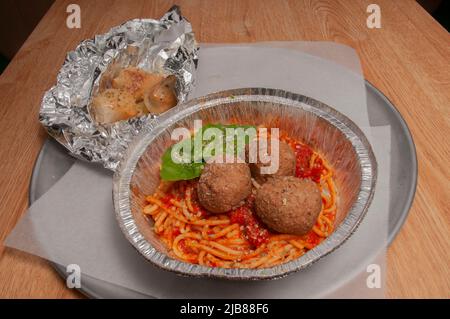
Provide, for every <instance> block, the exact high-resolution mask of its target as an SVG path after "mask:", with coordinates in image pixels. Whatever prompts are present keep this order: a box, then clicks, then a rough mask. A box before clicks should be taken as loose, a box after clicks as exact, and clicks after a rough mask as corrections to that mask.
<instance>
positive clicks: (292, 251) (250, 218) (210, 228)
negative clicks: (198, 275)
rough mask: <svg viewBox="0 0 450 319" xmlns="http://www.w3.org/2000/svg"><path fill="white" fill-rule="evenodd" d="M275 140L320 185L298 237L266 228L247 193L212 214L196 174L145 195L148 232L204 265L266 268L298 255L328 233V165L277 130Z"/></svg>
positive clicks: (300, 172)
mask: <svg viewBox="0 0 450 319" xmlns="http://www.w3.org/2000/svg"><path fill="white" fill-rule="evenodd" d="M280 140H282V141H284V142H286V143H288V144H289V145H290V146H291V147H292V148H293V149H294V150H295V154H296V165H297V166H296V173H295V175H296V176H297V177H299V178H309V179H311V180H312V181H314V182H315V183H317V185H318V186H319V188H320V191H321V196H322V210H321V212H320V214H319V217H318V218H317V221H316V223H315V225H314V226H313V228H312V229H311V231H309V233H307V234H306V235H303V236H297V235H287V234H278V233H273V232H271V231H269V230H268V229H266V227H265V226H264V225H263V224H262V223H261V222H260V221H259V220H258V219H257V218H256V215H255V214H254V212H253V211H254V210H253V201H254V195H253V194H252V195H250V196H249V197H248V198H247V199H246V201H245V204H244V205H243V206H241V207H239V208H237V209H235V210H233V211H231V212H229V213H226V214H219V215H217V214H214V215H213V214H209V213H208V212H207V211H206V210H204V209H203V208H202V207H200V205H199V203H198V200H197V194H196V189H197V187H196V184H197V182H198V179H195V180H189V181H177V182H161V184H160V186H159V188H158V190H157V191H156V192H155V193H154V194H153V195H150V196H147V197H146V200H147V202H148V205H146V206H145V207H144V208H143V213H144V215H145V216H147V217H148V218H151V219H152V220H153V221H154V226H153V227H154V231H155V232H156V234H157V235H158V237H159V238H160V239H161V240H162V241H163V242H164V243H165V245H166V246H167V247H168V249H169V251H170V253H171V254H172V255H173V256H174V257H175V258H177V259H180V260H182V261H185V262H189V263H194V264H200V265H204V266H210V267H222V268H267V267H272V266H275V265H278V264H281V263H285V262H288V261H291V260H294V259H296V258H298V257H300V256H302V255H303V254H305V253H306V252H307V251H308V250H310V249H313V248H314V247H315V246H317V245H318V244H320V243H321V242H322V241H323V240H324V239H325V238H326V237H328V236H329V235H330V234H331V233H332V231H333V229H334V222H335V218H336V188H335V185H334V182H333V170H332V168H331V167H330V166H329V164H328V163H327V162H326V160H325V159H324V158H323V157H322V156H321V155H320V154H319V153H317V152H315V151H314V150H312V149H311V148H310V147H309V146H307V145H305V144H303V143H300V142H298V141H295V140H294V139H292V138H289V137H288V136H286V135H283V134H282V135H281V137H280ZM254 187H258V185H257V184H256V183H255V184H254Z"/></svg>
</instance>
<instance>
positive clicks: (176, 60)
mask: <svg viewBox="0 0 450 319" xmlns="http://www.w3.org/2000/svg"><path fill="white" fill-rule="evenodd" d="M128 49H129V50H128ZM133 49H134V50H133ZM198 49H199V46H198V43H197V42H196V41H195V37H194V33H193V31H192V27H191V24H190V23H189V22H188V21H187V20H186V19H185V18H184V17H183V16H182V15H181V12H180V8H179V7H178V6H173V7H172V8H171V9H169V11H168V12H167V13H166V14H165V15H164V16H163V17H162V18H161V19H160V20H154V19H133V20H129V21H126V22H124V23H123V24H121V25H119V26H115V27H113V28H111V29H110V30H109V31H108V32H106V33H104V34H98V35H95V36H94V37H93V38H91V39H87V40H83V41H82V42H80V43H79V44H78V46H77V47H76V48H75V50H73V51H70V52H68V53H67V55H66V58H65V61H64V63H63V65H62V67H61V69H60V71H59V73H58V76H57V81H56V84H55V85H54V86H52V87H51V88H50V89H49V90H48V91H47V92H45V94H44V96H43V98H42V102H41V108H40V111H39V121H40V122H41V124H42V125H43V126H44V128H45V129H46V130H47V132H48V133H49V135H51V136H52V137H54V138H55V139H56V140H57V141H58V142H59V143H60V144H62V145H63V146H64V147H65V148H66V149H68V151H69V153H70V154H71V155H72V156H74V157H76V158H79V159H82V160H85V161H89V162H94V163H100V164H101V165H103V166H104V167H105V168H108V169H110V170H113V171H114V170H115V169H116V168H117V166H118V164H119V162H120V160H121V158H122V156H123V153H124V152H125V150H126V148H127V146H128V143H129V142H130V141H131V140H132V139H133V138H134V137H135V136H136V135H138V134H139V132H140V131H141V130H142V129H143V128H144V127H145V126H147V125H148V124H149V123H150V122H151V121H152V120H153V119H154V118H157V117H158V115H156V114H149V115H145V116H141V117H134V118H131V119H128V120H123V121H119V122H115V123H112V124H104V125H103V124H99V123H96V122H95V121H94V119H93V118H92V117H91V114H90V112H89V104H90V101H91V97H92V95H94V94H95V93H96V92H97V91H98V88H99V85H100V82H101V78H102V76H103V75H104V74H105V73H107V72H108V71H109V69H108V68H109V66H110V65H111V64H114V65H115V66H122V67H128V66H136V67H139V68H143V69H144V70H146V71H149V72H157V73H162V74H165V75H171V74H172V75H174V76H175V77H176V79H177V83H176V86H175V91H176V95H177V98H178V102H179V104H181V103H182V102H184V101H186V99H187V97H188V94H189V93H190V92H191V91H192V89H193V87H194V82H195V70H196V67H197V62H198Z"/></svg>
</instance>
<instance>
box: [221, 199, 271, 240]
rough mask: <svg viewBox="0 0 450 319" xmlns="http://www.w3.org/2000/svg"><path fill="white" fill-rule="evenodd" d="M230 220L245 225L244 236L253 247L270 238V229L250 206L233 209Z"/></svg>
mask: <svg viewBox="0 0 450 319" xmlns="http://www.w3.org/2000/svg"><path fill="white" fill-rule="evenodd" d="M230 221H231V222H232V223H236V224H239V225H241V226H243V227H244V236H245V238H246V239H247V240H248V242H249V243H250V245H252V246H253V247H259V246H261V245H262V244H264V243H266V242H267V241H268V240H269V231H268V230H267V229H265V228H264V226H263V225H262V224H261V223H260V222H259V221H258V220H257V219H256V217H255V216H254V215H253V213H252V211H251V210H250V209H249V208H248V207H245V206H242V207H239V208H237V209H235V210H234V211H232V212H231V213H230Z"/></svg>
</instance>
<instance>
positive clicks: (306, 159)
mask: <svg viewBox="0 0 450 319" xmlns="http://www.w3.org/2000/svg"><path fill="white" fill-rule="evenodd" d="M312 154H313V150H312V149H311V148H310V147H309V146H307V145H304V144H300V143H296V144H295V155H296V157H297V158H296V159H297V165H296V169H295V176H297V177H299V178H310V179H311V180H313V181H314V182H316V183H318V182H320V176H321V174H322V171H323V163H322V160H321V159H320V158H316V159H315V161H314V164H313V166H312V167H310V162H311V156H312Z"/></svg>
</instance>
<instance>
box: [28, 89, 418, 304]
mask: <svg viewBox="0 0 450 319" xmlns="http://www.w3.org/2000/svg"><path fill="white" fill-rule="evenodd" d="M366 89H367V106H368V111H369V121H370V125H371V126H384V125H390V126H391V130H392V131H391V146H392V149H391V162H390V165H391V176H390V180H391V185H390V189H391V196H390V198H391V201H390V203H389V230H388V241H389V243H391V242H392V241H393V240H394V238H395V236H396V234H397V233H398V231H399V230H400V228H401V226H402V225H403V223H404V221H405V219H406V217H407V215H408V212H409V208H410V207H411V204H412V201H413V198H414V193H415V189H416V182H417V159H416V152H415V147H414V143H413V140H412V138H411V134H410V132H409V129H408V127H407V125H406V123H405V121H404V120H403V118H402V117H401V115H400V113H399V112H398V111H397V109H396V108H395V107H394V106H393V105H392V103H391V102H390V101H389V100H388V99H387V98H386V97H385V96H384V95H383V94H382V93H381V92H380V91H378V90H377V89H376V88H375V87H374V86H372V85H371V84H370V83H368V82H366ZM74 161H75V160H74V159H73V158H72V157H70V156H69V155H68V154H67V151H66V150H65V149H64V148H63V147H62V146H60V145H59V144H57V143H56V142H55V141H53V140H50V139H49V140H47V141H46V142H45V143H44V146H43V147H42V149H41V152H40V154H39V156H38V159H37V161H36V164H35V167H34V169H33V175H32V179H31V184H30V192H29V201H30V204H31V203H33V202H34V201H35V200H36V199H38V198H39V197H40V196H41V195H42V194H44V193H45V192H46V191H47V190H48V189H49V188H50V187H51V186H52V185H53V184H54V183H55V182H56V181H57V180H58V179H59V178H60V177H61V176H63V175H64V173H65V172H66V171H67V170H68V169H69V168H70V167H71V165H72V164H73V162H74ZM54 266H55V268H56V270H57V271H58V272H59V273H60V274H61V276H63V277H65V268H64V267H62V266H60V265H56V264H55V265H54ZM82 281H83V288H82V289H80V291H81V292H82V293H84V294H85V295H87V296H88V297H92V298H149V296H147V295H144V294H141V293H138V292H135V291H132V290H130V289H127V288H124V287H120V286H117V285H114V284H111V283H107V282H104V281H102V280H99V279H95V278H93V277H90V276H87V275H83V278H82Z"/></svg>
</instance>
